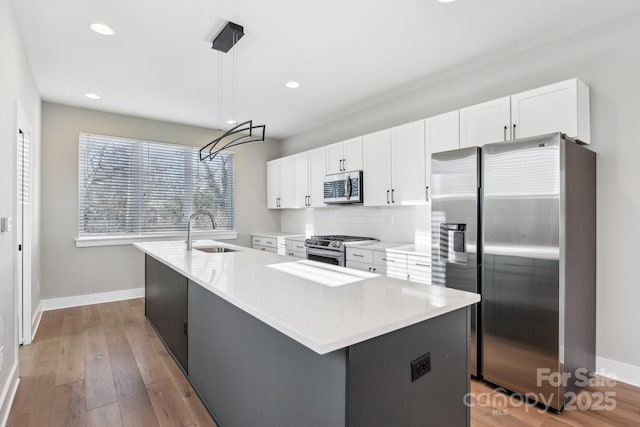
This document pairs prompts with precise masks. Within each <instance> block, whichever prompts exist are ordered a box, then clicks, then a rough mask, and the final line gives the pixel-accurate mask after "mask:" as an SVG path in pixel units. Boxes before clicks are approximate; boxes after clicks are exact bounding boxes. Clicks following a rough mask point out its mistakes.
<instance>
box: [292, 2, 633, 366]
mask: <svg viewBox="0 0 640 427" xmlns="http://www.w3.org/2000/svg"><path fill="white" fill-rule="evenodd" d="M639 40H640V14H634V15H629V16H627V17H624V18H622V19H618V20H615V21H612V22H609V23H606V24H603V25H600V26H597V27H594V28H592V29H590V30H588V31H584V32H581V33H578V34H575V35H573V36H570V37H567V38H564V39H561V40H559V41H555V42H553V43H549V44H546V45H542V46H539V47H537V48H534V49H531V50H528V51H525V52H522V53H520V54H518V55H515V56H512V57H510V58H508V59H504V60H501V61H499V62H495V63H492V64H489V65H484V66H481V67H479V68H476V69H473V70H466V71H464V72H459V73H455V72H453V71H452V73H451V74H450V76H449V77H447V78H445V79H442V80H440V81H439V82H437V83H432V84H429V85H426V86H423V87H421V88H420V89H418V90H414V91H412V92H410V93H406V94H403V95H400V96H397V97H396V98H393V99H389V100H388V101H386V102H383V103H380V104H377V105H374V106H371V107H369V108H367V109H365V110H361V111H359V112H356V113H353V114H350V115H347V116H344V117H342V118H340V119H338V120H335V121H333V122H331V123H327V124H325V125H322V126H319V127H316V128H314V129H310V130H308V131H305V132H303V133H301V134H298V135H295V136H292V137H289V138H287V139H286V140H285V141H283V146H282V154H283V155H287V154H293V153H296V152H299V151H303V150H306V149H310V148H315V147H318V146H321V145H325V144H328V143H331V142H334V141H339V140H342V139H346V138H349V137H353V136H356V135H362V134H365V133H368V132H372V131H375V130H379V129H384V128H387V127H390V126H393V125H397V124H401V123H405V122H409V121H412V120H417V119H420V118H424V117H429V116H432V115H435V114H438V113H443V112H446V111H450V110H454V109H458V108H461V107H465V106H468V105H472V104H474V103H478V102H482V101H487V100H490V99H492V98H497V97H500V96H504V95H508V94H511V93H515V92H519V91H523V90H526V89H532V88H535V87H537V86H542V85H545V84H548V83H553V82H557V81H561V80H564V79H569V78H572V77H579V78H581V79H582V80H584V81H585V82H586V83H587V84H588V85H589V86H590V87H591V128H592V141H593V144H592V148H593V149H594V150H595V151H596V152H597V153H598V160H597V167H598V177H597V190H598V203H597V215H598V233H597V241H598V244H597V250H598V257H597V287H598V295H597V354H598V356H601V357H606V358H609V359H613V360H617V361H621V362H626V363H628V364H632V365H635V366H640V341H639V340H637V339H635V338H633V339H631V338H630V337H638V336H640V310H638V301H640V286H639V285H638V271H637V270H636V268H637V266H638V261H637V254H638V244H637V242H638V241H640V227H639V226H638V218H640V185H639V184H640V143H638V130H637V129H635V127H634V126H635V125H636V124H637V123H638V120H639V119H640V99H639V95H640V49H638V41H639Z"/></svg>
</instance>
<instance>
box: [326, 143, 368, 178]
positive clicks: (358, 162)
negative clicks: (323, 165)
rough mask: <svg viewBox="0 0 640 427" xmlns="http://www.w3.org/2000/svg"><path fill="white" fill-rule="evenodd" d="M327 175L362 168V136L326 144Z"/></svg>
mask: <svg viewBox="0 0 640 427" xmlns="http://www.w3.org/2000/svg"><path fill="white" fill-rule="evenodd" d="M326 150H327V175H330V174H334V173H340V172H346V171H355V170H361V169H362V137H361V136H359V137H357V138H351V139H348V140H346V141H342V142H337V143H335V144H331V145H328V146H327V147H326Z"/></svg>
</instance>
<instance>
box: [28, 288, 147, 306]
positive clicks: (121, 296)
mask: <svg viewBox="0 0 640 427" xmlns="http://www.w3.org/2000/svg"><path fill="white" fill-rule="evenodd" d="M142 297H144V288H134V289H125V290H123V291H113V292H102V293H99V294H88V295H78V296H73V297H63V298H51V299H43V300H42V301H40V303H41V304H42V311H49V310H58V309H61V308H70V307H80V306H83V305H91V304H100V303H104V302H113V301H123V300H127V299H133V298H142Z"/></svg>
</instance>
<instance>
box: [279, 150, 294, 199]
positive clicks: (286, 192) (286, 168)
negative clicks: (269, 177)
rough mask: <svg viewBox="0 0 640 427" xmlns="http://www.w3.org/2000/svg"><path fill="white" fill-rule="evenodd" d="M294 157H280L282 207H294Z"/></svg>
mask: <svg viewBox="0 0 640 427" xmlns="http://www.w3.org/2000/svg"><path fill="white" fill-rule="evenodd" d="M294 177H295V176H294V168H293V157H284V158H282V159H280V207H281V208H292V207H294V194H293V189H294V188H293V187H294V186H293V180H294Z"/></svg>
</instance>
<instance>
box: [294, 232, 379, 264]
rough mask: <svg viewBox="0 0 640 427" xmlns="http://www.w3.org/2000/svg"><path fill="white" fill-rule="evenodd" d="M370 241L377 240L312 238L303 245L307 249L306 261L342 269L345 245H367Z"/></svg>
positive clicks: (343, 237)
mask: <svg viewBox="0 0 640 427" xmlns="http://www.w3.org/2000/svg"><path fill="white" fill-rule="evenodd" d="M372 240H377V239H374V238H372V237H356V236H341V235H329V236H313V237H311V238H309V239H307V240H305V242H304V245H305V246H306V248H307V259H309V260H312V261H319V262H324V263H327V264H333V265H339V266H341V267H344V266H345V264H346V248H345V245H344V244H345V243H347V242H349V243H358V242H362V243H367V242H371V241H372Z"/></svg>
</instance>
